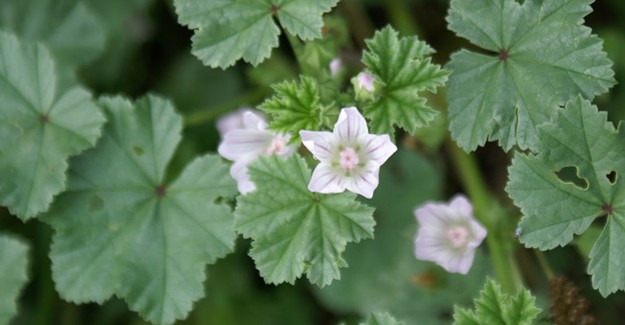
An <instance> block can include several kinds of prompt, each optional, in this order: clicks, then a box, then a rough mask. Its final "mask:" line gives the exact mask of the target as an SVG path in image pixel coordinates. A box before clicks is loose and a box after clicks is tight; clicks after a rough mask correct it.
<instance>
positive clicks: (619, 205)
mask: <svg viewBox="0 0 625 325" xmlns="http://www.w3.org/2000/svg"><path fill="white" fill-rule="evenodd" d="M624 131H625V130H624V128H622V127H620V128H619V130H618V132H619V133H617V131H616V130H615V129H614V126H613V125H612V124H611V123H609V122H608V121H607V114H606V113H605V112H598V111H597V108H596V107H595V106H591V104H590V103H589V102H588V101H586V100H584V99H582V97H581V96H578V97H577V98H576V99H575V100H572V101H570V102H569V103H567V105H566V108H565V109H561V110H560V111H559V112H558V114H557V116H556V117H555V119H554V120H553V121H552V122H551V123H549V124H545V125H544V126H542V127H540V128H539V131H538V139H539V140H540V141H539V142H538V145H537V148H538V150H539V151H538V152H539V154H538V155H526V154H518V155H516V156H515V157H514V159H513V161H512V166H511V167H510V168H509V175H510V180H509V182H508V185H507V186H506V191H507V192H508V193H509V195H510V197H511V198H512V199H513V200H514V203H515V204H516V205H517V206H519V207H520V208H521V212H522V213H523V218H522V219H521V224H520V225H521V227H522V229H523V232H522V234H521V241H522V242H524V243H525V245H526V246H528V247H537V248H540V249H542V250H547V249H552V248H554V247H556V246H564V245H565V244H567V243H568V242H570V241H571V240H572V239H573V235H574V234H581V233H582V232H584V231H586V229H587V228H588V226H590V224H591V223H592V221H593V220H594V219H595V218H597V217H598V216H600V215H606V214H607V215H608V216H607V219H606V220H605V221H606V224H605V228H604V229H603V232H602V233H601V235H600V236H599V238H598V239H597V241H596V242H595V244H594V247H593V249H592V251H591V252H590V262H589V264H588V272H589V273H590V274H592V283H593V286H594V287H595V288H596V289H599V291H600V292H601V294H603V295H604V296H607V295H608V294H610V293H612V292H615V291H616V290H619V289H620V290H623V289H625V272H624V270H625V250H623V245H625V190H624V189H625V186H624V184H625V183H624V182H623V180H622V176H623V175H625V168H624V167H623V166H625V147H624V145H623V140H624V139H625V133H624ZM566 169H572V170H573V172H572V174H573V175H565V174H563V173H562V171H563V170H566Z"/></svg>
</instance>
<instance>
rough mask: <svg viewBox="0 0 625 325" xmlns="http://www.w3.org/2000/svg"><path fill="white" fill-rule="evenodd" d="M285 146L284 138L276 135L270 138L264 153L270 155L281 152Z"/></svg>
mask: <svg viewBox="0 0 625 325" xmlns="http://www.w3.org/2000/svg"><path fill="white" fill-rule="evenodd" d="M285 147H286V141H285V139H284V138H283V137H281V136H276V137H275V138H273V140H271V144H270V145H269V147H268V148H267V150H265V154H266V155H271V154H274V153H275V154H278V155H279V154H282V152H283V151H284V148H285Z"/></svg>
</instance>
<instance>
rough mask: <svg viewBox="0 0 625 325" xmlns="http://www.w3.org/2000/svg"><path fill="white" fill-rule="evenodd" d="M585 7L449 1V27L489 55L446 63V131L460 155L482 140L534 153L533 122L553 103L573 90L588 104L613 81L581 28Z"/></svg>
mask: <svg viewBox="0 0 625 325" xmlns="http://www.w3.org/2000/svg"><path fill="white" fill-rule="evenodd" d="M592 2H593V0H554V1H544V0H528V1H525V2H523V4H520V3H519V2H517V1H515V0H477V1H474V0H452V1H451V6H450V9H449V15H448V16H447V21H448V23H449V28H450V29H451V30H452V31H454V32H456V34H457V35H458V36H461V37H464V38H466V39H468V40H469V41H470V42H471V43H473V44H475V45H477V46H479V47H481V48H483V49H485V50H487V51H488V52H492V53H494V54H481V53H476V52H471V51H468V50H461V51H459V52H456V53H454V54H453V55H452V57H451V61H450V62H449V64H448V65H447V68H448V69H449V70H451V71H452V74H451V76H450V79H449V89H448V92H447V100H448V102H449V119H450V125H449V130H450V131H451V135H452V138H453V139H454V140H455V141H456V142H458V144H459V145H460V146H461V147H462V148H464V150H466V151H472V150H475V149H476V148H477V147H478V146H482V145H484V143H485V142H486V141H487V140H490V141H495V140H496V141H498V142H499V145H500V146H501V147H502V148H504V149H505V150H509V149H510V148H512V147H513V146H515V145H516V146H519V147H520V148H521V149H528V148H529V149H532V150H534V149H536V146H537V127H538V125H540V124H542V123H545V122H547V121H549V119H550V118H551V117H552V116H554V115H555V112H556V109H557V107H558V105H564V104H565V103H566V101H568V100H569V99H571V98H573V97H574V96H576V95H577V94H580V93H581V94H583V96H584V97H585V98H587V99H592V98H593V97H594V96H595V95H598V94H602V93H605V92H606V91H607V90H608V88H609V87H611V86H613V85H614V84H615V83H616V82H615V80H614V77H613V76H614V72H613V71H612V62H611V61H610V60H609V59H608V58H607V56H606V53H605V52H603V50H602V41H601V39H599V38H598V37H597V36H595V35H591V30H590V28H588V27H586V26H584V25H583V21H584V20H583V18H584V16H586V15H587V14H588V13H590V12H591V11H592V9H591V8H590V3H592ZM485 17H487V19H485Z"/></svg>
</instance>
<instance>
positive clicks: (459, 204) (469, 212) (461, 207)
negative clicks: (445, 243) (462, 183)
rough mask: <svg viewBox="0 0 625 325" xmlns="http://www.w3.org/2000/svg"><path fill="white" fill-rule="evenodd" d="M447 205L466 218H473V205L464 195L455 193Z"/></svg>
mask: <svg viewBox="0 0 625 325" xmlns="http://www.w3.org/2000/svg"><path fill="white" fill-rule="evenodd" d="M449 207H450V208H451V209H453V210H455V211H456V212H457V213H458V214H460V215H462V216H464V217H466V218H467V219H469V218H473V217H472V216H473V207H472V206H471V203H470V202H469V200H468V199H467V197H466V196H464V195H462V194H457V195H456V196H454V197H453V198H452V199H451V202H449Z"/></svg>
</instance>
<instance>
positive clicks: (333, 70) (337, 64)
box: [330, 58, 343, 77]
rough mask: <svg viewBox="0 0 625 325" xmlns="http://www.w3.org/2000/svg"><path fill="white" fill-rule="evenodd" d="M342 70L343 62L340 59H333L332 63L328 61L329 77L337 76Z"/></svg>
mask: <svg viewBox="0 0 625 325" xmlns="http://www.w3.org/2000/svg"><path fill="white" fill-rule="evenodd" d="M342 69H343V61H341V59H339V58H335V59H333V60H332V61H330V75H331V76H333V77H334V76H336V75H338V74H339V72H341V70H342Z"/></svg>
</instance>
